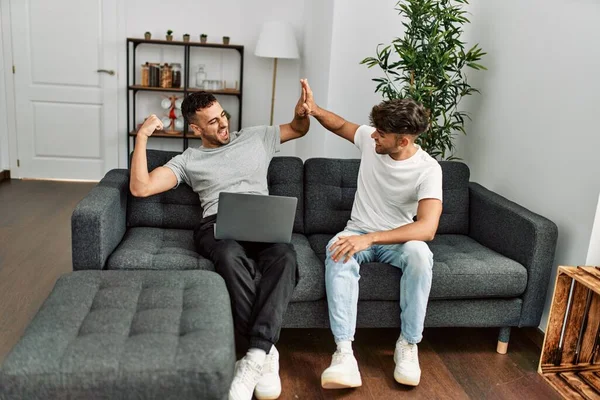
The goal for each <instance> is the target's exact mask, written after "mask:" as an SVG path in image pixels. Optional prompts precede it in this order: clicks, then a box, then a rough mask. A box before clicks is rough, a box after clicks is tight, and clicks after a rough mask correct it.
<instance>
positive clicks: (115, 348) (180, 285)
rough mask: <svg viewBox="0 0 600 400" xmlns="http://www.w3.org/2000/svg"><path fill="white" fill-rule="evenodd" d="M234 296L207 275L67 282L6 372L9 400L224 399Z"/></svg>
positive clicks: (72, 277) (119, 275) (111, 274)
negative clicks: (59, 399)
mask: <svg viewBox="0 0 600 400" xmlns="http://www.w3.org/2000/svg"><path fill="white" fill-rule="evenodd" d="M234 362H235V352H234V343H233V323H232V318H231V311H230V302H229V296H228V294H227V289H226V287H225V283H224V282H223V280H222V279H221V277H220V276H218V275H217V274H215V273H213V272H208V271H169V272H157V271H153V272H149V271H78V272H74V273H71V274H68V275H65V276H63V277H61V278H60V279H59V280H58V282H57V283H56V286H55V287H54V289H53V291H52V293H51V294H50V296H49V297H48V299H47V300H46V301H45V303H44V304H43V305H42V308H41V309H40V311H39V312H38V313H37V315H36V316H35V318H34V319H33V321H32V322H31V324H30V325H29V326H28V328H27V330H26V331H25V335H24V336H23V338H22V339H21V340H20V341H19V342H18V343H17V345H16V346H15V347H14V349H13V350H12V351H11V353H10V354H9V355H8V356H7V358H6V360H5V362H4V365H3V366H2V369H1V370H0V388H2V392H1V393H0V397H2V398H3V399H48V398H86V399H87V398H95V399H100V398H103V399H104V398H106V399H109V398H144V399H167V398H168V399H209V398H210V399H223V398H226V396H227V392H228V389H229V385H230V382H231V379H232V378H233V367H234Z"/></svg>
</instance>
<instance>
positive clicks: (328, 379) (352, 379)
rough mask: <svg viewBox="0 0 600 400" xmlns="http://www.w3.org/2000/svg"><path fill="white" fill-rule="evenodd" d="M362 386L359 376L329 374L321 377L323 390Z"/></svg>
mask: <svg viewBox="0 0 600 400" xmlns="http://www.w3.org/2000/svg"><path fill="white" fill-rule="evenodd" d="M359 386H362V380H361V378H360V375H357V376H354V375H350V376H348V375H339V374H331V375H324V376H321V387H322V388H323V389H348V388H355V387H359Z"/></svg>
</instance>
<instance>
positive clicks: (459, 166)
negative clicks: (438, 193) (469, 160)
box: [437, 161, 470, 235]
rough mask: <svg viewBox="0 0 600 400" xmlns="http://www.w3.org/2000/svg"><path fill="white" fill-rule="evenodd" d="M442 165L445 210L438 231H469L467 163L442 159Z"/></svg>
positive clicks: (468, 173) (456, 232)
mask: <svg viewBox="0 0 600 400" xmlns="http://www.w3.org/2000/svg"><path fill="white" fill-rule="evenodd" d="M440 166H441V167H442V190H443V197H444V199H443V203H444V205H443V210H442V216H441V217H440V224H439V225H438V229H437V233H438V234H443V233H455V234H461V235H467V234H468V233H469V178H470V171H469V167H467V165H466V164H463V163H461V162H457V161H440Z"/></svg>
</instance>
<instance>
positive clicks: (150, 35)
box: [144, 32, 152, 40]
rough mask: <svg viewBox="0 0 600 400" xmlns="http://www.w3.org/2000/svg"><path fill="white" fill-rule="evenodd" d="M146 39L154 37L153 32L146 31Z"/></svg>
mask: <svg viewBox="0 0 600 400" xmlns="http://www.w3.org/2000/svg"><path fill="white" fill-rule="evenodd" d="M144 39H146V40H150V39H152V34H151V33H150V32H145V33H144Z"/></svg>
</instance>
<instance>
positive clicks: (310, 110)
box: [296, 79, 319, 118]
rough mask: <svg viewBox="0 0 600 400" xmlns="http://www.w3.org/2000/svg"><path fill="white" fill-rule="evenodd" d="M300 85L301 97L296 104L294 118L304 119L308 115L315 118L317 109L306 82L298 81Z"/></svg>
mask: <svg viewBox="0 0 600 400" xmlns="http://www.w3.org/2000/svg"><path fill="white" fill-rule="evenodd" d="M300 84H301V85H302V95H301V96H300V99H299V100H298V104H296V116H297V117H299V118H305V117H307V116H309V115H312V116H315V115H316V112H317V111H318V109H319V107H318V106H317V105H316V104H315V99H314V98H313V92H312V90H311V89H310V86H309V85H308V80H307V79H300Z"/></svg>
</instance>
